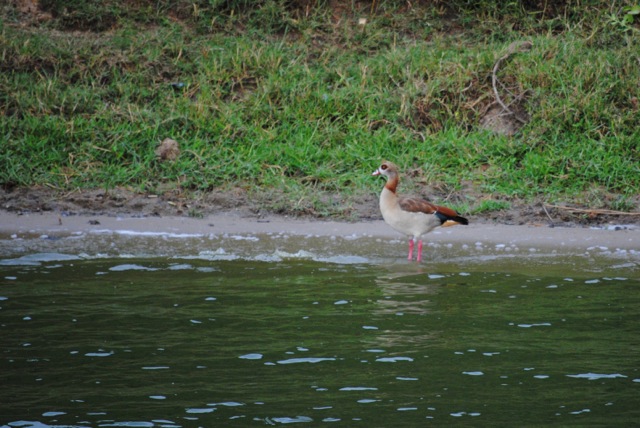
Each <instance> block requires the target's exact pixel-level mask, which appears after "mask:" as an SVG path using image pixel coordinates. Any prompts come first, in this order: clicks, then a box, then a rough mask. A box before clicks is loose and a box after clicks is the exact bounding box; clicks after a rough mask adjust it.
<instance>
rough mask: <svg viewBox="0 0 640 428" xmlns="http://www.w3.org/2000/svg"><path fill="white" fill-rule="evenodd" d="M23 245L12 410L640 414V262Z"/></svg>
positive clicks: (532, 416) (395, 418)
mask: <svg viewBox="0 0 640 428" xmlns="http://www.w3.org/2000/svg"><path fill="white" fill-rule="evenodd" d="M578 261H579V260H578ZM578 261H576V260H574V261H573V262H574V263H576V262H578ZM22 262H23V263H20V264H17V263H15V262H9V263H5V264H4V265H2V264H0V269H1V270H0V343H1V344H2V346H1V353H0V367H1V368H2V370H1V371H0V383H1V384H2V385H3V388H1V389H0V403H1V404H0V405H1V406H2V408H1V410H2V411H0V426H11V427H17V426H20V427H47V426H150V427H151V426H162V427H176V426H247V425H253V424H255V425H280V424H290V423H306V424H310V425H320V424H324V423H334V422H342V424H343V425H347V426H351V425H356V424H359V425H364V426H422V425H424V423H425V421H426V422H432V423H433V424H436V425H439V426H448V425H452V424H456V423H459V422H460V421H463V422H464V421H469V422H468V423H472V424H478V425H503V426H514V425H523V424H529V423H531V420H535V421H539V423H540V424H542V425H550V424H560V425H614V426H626V425H631V424H633V423H635V421H636V420H637V410H636V404H637V386H638V384H640V375H639V374H638V371H637V370H638V368H637V367H636V362H637V361H638V357H640V355H638V353H639V352H640V339H638V337H637V335H636V334H635V332H636V331H637V325H638V322H639V321H640V319H639V318H638V315H637V314H638V313H640V311H639V309H640V282H639V281H638V280H637V279H633V278H637V275H634V273H635V272H634V271H633V269H634V267H631V268H630V270H625V269H627V268H616V270H615V272H605V270H606V265H603V266H601V267H600V268H599V269H600V271H599V272H600V273H598V274H597V275H596V274H593V273H592V272H593V271H594V269H595V267H594V266H593V265H591V266H590V271H589V272H590V273H589V274H588V275H589V276H588V277H579V276H576V275H573V274H570V273H564V274H556V273H555V272H554V273H552V274H549V273H548V272H547V271H546V270H545V269H538V270H532V269H530V268H529V270H527V269H522V272H521V273H513V269H511V270H510V271H509V272H503V271H501V270H500V269H497V267H499V266H500V265H499V264H498V265H492V264H489V263H487V264H486V265H484V266H483V267H484V269H485V270H484V271H477V269H476V271H472V272H460V271H459V268H458V267H457V266H456V265H444V264H440V265H437V269H436V268H435V267H433V266H431V267H430V270H429V271H426V270H425V269H426V268H425V267H420V266H418V267H416V266H415V265H408V264H403V265H392V266H384V265H367V264H358V263H354V264H346V265H345V264H335V263H320V262H312V261H308V260H297V259H295V260H286V259H279V260H277V261H256V260H250V261H246V260H237V259H234V260H198V259H190V260H188V262H185V260H178V261H176V260H165V259H130V260H126V261H124V262H123V261H122V260H110V259H104V260H99V259H98V260H95V259H94V260H86V261H83V260H81V259H80V258H72V259H52V258H51V257H44V256H40V257H30V258H26V259H23V260H22ZM503 262H504V261H501V263H503ZM525 266H526V264H525Z"/></svg>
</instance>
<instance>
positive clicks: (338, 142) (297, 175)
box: [0, 0, 640, 215]
mask: <svg viewBox="0 0 640 428" xmlns="http://www.w3.org/2000/svg"><path fill="white" fill-rule="evenodd" d="M72 3H73V2H72ZM88 3H90V4H91V5H89V4H88ZM346 3H348V2H346ZM467 3H468V2H463V1H460V2H452V3H451V4H450V5H449V8H448V9H444V6H437V4H438V3H437V2H436V6H429V5H422V6H415V7H410V6H409V3H407V2H401V1H373V2H368V3H361V4H356V3H353V4H350V5H348V6H344V8H342V9H334V10H332V9H330V8H329V6H328V4H326V3H325V2H322V1H317V2H307V3H305V2H289V3H288V4H289V6H285V3H284V2H281V1H276V0H266V1H261V2H253V3H252V2H246V1H240V0H237V1H231V2H204V1H202V2H186V1H184V2H183V1H178V2H176V5H174V6H176V8H175V11H174V12H173V14H171V13H170V12H171V11H172V10H173V9H172V8H171V7H170V5H169V3H168V2H162V1H160V2H153V3H152V2H148V3H147V2H144V1H141V2H137V3H136V4H137V6H136V7H137V8H133V7H131V6H127V2H124V1H117V0H110V1H107V2H102V3H94V2H76V3H73V4H71V3H70V6H69V5H68V6H67V9H64V10H62V9H60V5H61V4H62V3H60V2H58V1H54V0H49V1H47V2H44V1H43V2H41V6H42V7H45V8H46V9H47V10H48V11H51V12H52V13H54V14H53V18H52V19H51V20H49V21H45V23H44V24H39V25H19V23H20V21H24V20H25V19H27V18H25V16H23V15H21V14H20V13H18V12H17V11H16V9H14V8H12V7H11V6H4V7H2V8H0V11H2V13H3V15H2V21H0V54H1V55H2V63H1V64H0V71H1V73H0V139H1V140H2V141H3V142H2V143H0V144H1V145H2V149H1V150H0V184H1V185H3V186H5V187H13V186H33V185H41V184H46V185H48V186H51V187H54V188H59V189H75V188H106V189H110V188H114V187H117V186H127V187H130V188H132V189H134V190H138V191H141V192H151V193H153V192H156V191H158V189H166V188H171V187H173V188H175V189H179V190H182V191H194V192H197V191H208V190H212V189H217V188H228V187H242V188H245V189H247V190H249V192H251V193H253V194H257V193H263V194H276V193H278V194H279V195H280V196H279V197H277V198H276V197H274V198H273V201H272V202H269V201H268V200H267V199H266V198H265V208H266V209H268V210H271V211H275V212H289V213H314V214H316V215H335V214H336V213H338V214H340V213H343V214H345V213H346V215H348V212H349V211H350V208H349V206H350V204H351V203H352V201H351V199H350V198H351V197H354V198H355V197H357V196H359V195H362V194H367V193H375V192H377V191H378V189H379V185H380V183H378V182H376V181H372V179H371V177H370V173H371V171H373V170H374V169H375V167H376V166H377V164H378V163H379V162H380V160H382V159H390V160H393V161H394V162H395V163H397V164H398V165H401V166H402V168H403V169H404V170H406V171H408V172H410V174H407V175H406V178H407V179H406V180H405V182H404V183H403V189H406V191H413V192H421V191H422V189H424V188H425V186H427V185H428V186H430V188H432V189H435V190H436V191H437V192H438V193H439V194H438V195H436V196H439V197H441V198H444V197H446V196H447V195H450V194H460V193H461V191H462V190H463V187H464V188H470V186H469V185H468V184H469V183H471V188H473V189H474V191H473V192H472V193H468V194H466V196H461V197H459V198H458V203H460V204H463V206H465V207H468V210H467V211H471V212H486V211H490V210H500V209H505V208H506V207H507V206H508V204H509V202H508V201H514V202H516V201H520V200H539V199H542V200H546V201H550V202H556V201H570V202H575V203H580V204H584V205H589V206H590V204H592V203H595V204H598V205H600V207H610V208H615V209H623V210H633V209H637V208H638V207H637V203H638V199H637V195H638V194H639V193H640V154H639V143H638V142H639V141H640V131H639V129H640V128H639V127H638V126H637V122H638V117H640V107H639V105H640V101H639V99H640V87H639V85H638V82H640V67H638V64H639V63H638V61H639V58H640V53H639V51H638V48H637V44H636V43H635V40H636V39H637V37H638V28H639V26H638V23H637V22H634V19H635V15H631V18H628V16H629V15H628V13H629V11H630V10H631V9H624V7H631V6H633V4H632V3H631V2H629V1H627V2H616V3H617V4H618V6H619V7H617V8H616V7H610V6H599V4H600V2H595V1H592V2H588V1H587V2H582V3H581V5H574V6H571V5H565V6H563V7H562V8H561V7H557V9H553V8H548V9H545V10H526V9H522V8H521V7H519V6H516V5H515V3H513V4H509V5H502V3H501V2H491V1H486V2H481V3H480V4H479V6H478V7H472V6H468V5H467ZM154 4H155V6H153V5H154ZM304 4H307V5H310V6H309V7H303V6H304ZM292 5H293V6H292ZM296 6H299V7H296ZM359 18H366V19H367V23H366V25H359V24H358V19H359ZM463 28H464V30H463ZM496 28H497V29H496ZM73 29H80V30H83V31H84V30H87V29H92V30H93V31H92V32H83V33H81V35H80V36H79V35H78V34H77V33H74V32H72V31H71V30H73ZM107 30H108V31H107ZM518 40H530V41H532V42H533V48H532V49H531V51H529V52H526V53H520V54H517V55H515V56H513V58H512V59H511V60H510V61H508V62H507V63H506V64H504V66H503V67H502V68H501V69H500V72H499V77H500V79H501V81H502V82H504V83H505V84H507V85H508V86H509V87H510V88H512V89H513V90H516V91H517V92H518V93H521V94H525V97H524V98H523V101H522V102H523V103H524V104H523V106H524V108H525V109H526V111H527V113H528V115H529V117H530V120H529V122H528V123H527V124H526V125H525V126H524V127H523V128H522V129H521V130H520V131H519V132H518V133H517V134H516V135H515V136H511V137H508V136H502V135H497V134H494V133H492V132H489V131H486V130H483V129H481V127H480V126H479V123H480V119H481V116H482V114H483V112H484V111H485V110H486V108H487V107H488V106H489V104H490V103H492V102H493V101H494V97H493V93H492V86H491V70H492V68H493V65H494V63H495V61H496V60H497V58H498V57H499V56H501V55H502V54H503V53H504V52H505V50H506V49H507V47H508V46H509V44H510V43H511V42H513V41H518ZM175 83H179V84H180V85H181V86H177V85H174V84H175ZM166 137H170V138H173V139H175V140H177V141H178V142H179V143H180V145H181V150H182V153H181V156H180V157H179V159H178V160H177V161H175V162H160V161H159V160H158V159H156V157H155V154H154V149H155V147H156V146H157V144H158V143H159V142H160V141H162V139H164V138H166ZM465 183H467V184H465ZM283 195H284V196H283ZM490 201H498V202H496V203H495V204H494V203H492V202H490ZM454 202H455V201H454ZM194 215H195V214H194Z"/></svg>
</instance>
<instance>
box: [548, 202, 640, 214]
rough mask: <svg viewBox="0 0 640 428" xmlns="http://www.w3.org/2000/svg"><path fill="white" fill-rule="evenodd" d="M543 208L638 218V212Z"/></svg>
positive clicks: (561, 207)
mask: <svg viewBox="0 0 640 428" xmlns="http://www.w3.org/2000/svg"><path fill="white" fill-rule="evenodd" d="M542 206H543V207H545V206H547V207H550V208H557V209H560V210H565V211H574V212H579V213H587V214H597V215H622V216H640V212H638V213H636V212H625V211H615V210H603V209H586V208H573V207H563V206H562V205H552V204H543V205H542ZM545 211H546V210H545Z"/></svg>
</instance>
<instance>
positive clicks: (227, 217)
mask: <svg viewBox="0 0 640 428" xmlns="http://www.w3.org/2000/svg"><path fill="white" fill-rule="evenodd" d="M106 231H112V232H113V231H119V232H120V233H124V232H127V233H131V234H138V235H145V234H146V235H148V236H153V235H158V236H162V235H165V236H167V235H170V236H176V237H179V236H181V235H182V236H206V235H225V234H236V235H277V234H287V235H291V236H302V237H308V236H315V237H328V238H331V237H334V238H335V237H341V238H349V237H354V238H356V237H368V238H380V239H397V240H400V241H404V240H405V238H404V237H403V236H402V235H400V234H398V233H397V232H395V231H394V230H392V229H391V228H390V227H388V226H387V225H386V224H385V223H384V222H383V221H382V220H366V221H360V222H340V221H327V220H310V219H299V218H289V217H286V216H261V217H246V216H242V215H239V214H237V213H232V212H231V213H222V214H215V215H209V216H206V217H203V218H190V217H178V216H168V217H141V216H130V215H129V216H126V215H120V216H115V215H113V216H112V215H71V216H65V215H60V214H57V213H52V212H48V213H30V214H16V213H10V212H7V211H0V235H1V236H4V237H8V236H14V237H37V236H42V235H47V236H49V235H51V236H69V235H73V234H76V235H78V234H88V233H89V234H90V233H103V232H106ZM425 241H427V242H429V243H438V244H461V245H463V244H464V245H476V243H479V242H480V243H483V244H485V245H511V246H518V247H522V248H526V247H543V248H572V249H575V250H586V249H588V248H592V247H602V248H605V247H606V248H610V249H625V250H640V227H638V226H636V225H608V226H601V227H549V226H540V225H511V226H506V225H500V224H487V223H484V224H482V223H480V224H478V223H476V224H473V223H472V224H471V225H469V226H455V227H449V228H439V229H436V230H435V231H434V232H432V233H431V234H429V235H427V237H426V239H425ZM394 251H395V250H394Z"/></svg>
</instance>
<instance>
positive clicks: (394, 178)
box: [372, 161, 469, 262]
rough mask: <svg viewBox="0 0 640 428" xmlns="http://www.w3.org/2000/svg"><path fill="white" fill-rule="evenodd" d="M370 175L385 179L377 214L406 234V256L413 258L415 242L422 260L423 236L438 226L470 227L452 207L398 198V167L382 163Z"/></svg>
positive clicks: (409, 258)
mask: <svg viewBox="0 0 640 428" xmlns="http://www.w3.org/2000/svg"><path fill="white" fill-rule="evenodd" d="M372 175H383V176H385V177H387V183H386V184H385V185H384V188H383V189H382V193H380V211H381V212H382V218H384V221H385V222H387V224H388V225H389V226H391V227H393V228H394V229H395V230H397V231H398V232H401V233H404V234H405V235H409V257H407V259H408V260H412V259H413V246H414V242H415V241H418V257H417V259H416V260H417V261H418V262H419V261H421V260H422V235H425V234H427V233H429V232H431V231H432V230H433V229H435V228H436V227H438V226H454V225H456V224H464V225H467V224H469V220H467V219H466V218H464V217H460V216H459V215H458V213H457V212H455V211H454V210H452V209H451V208H447V207H441V206H438V205H435V204H432V203H431V202H428V201H425V200H424V199H417V198H408V197H402V196H398V195H397V194H396V188H397V187H398V182H399V181H400V176H399V174H398V167H397V166H396V165H394V164H393V163H392V162H388V161H385V162H383V163H382V165H380V167H379V168H378V169H377V170H376V171H375V172H374V173H373V174H372Z"/></svg>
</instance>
